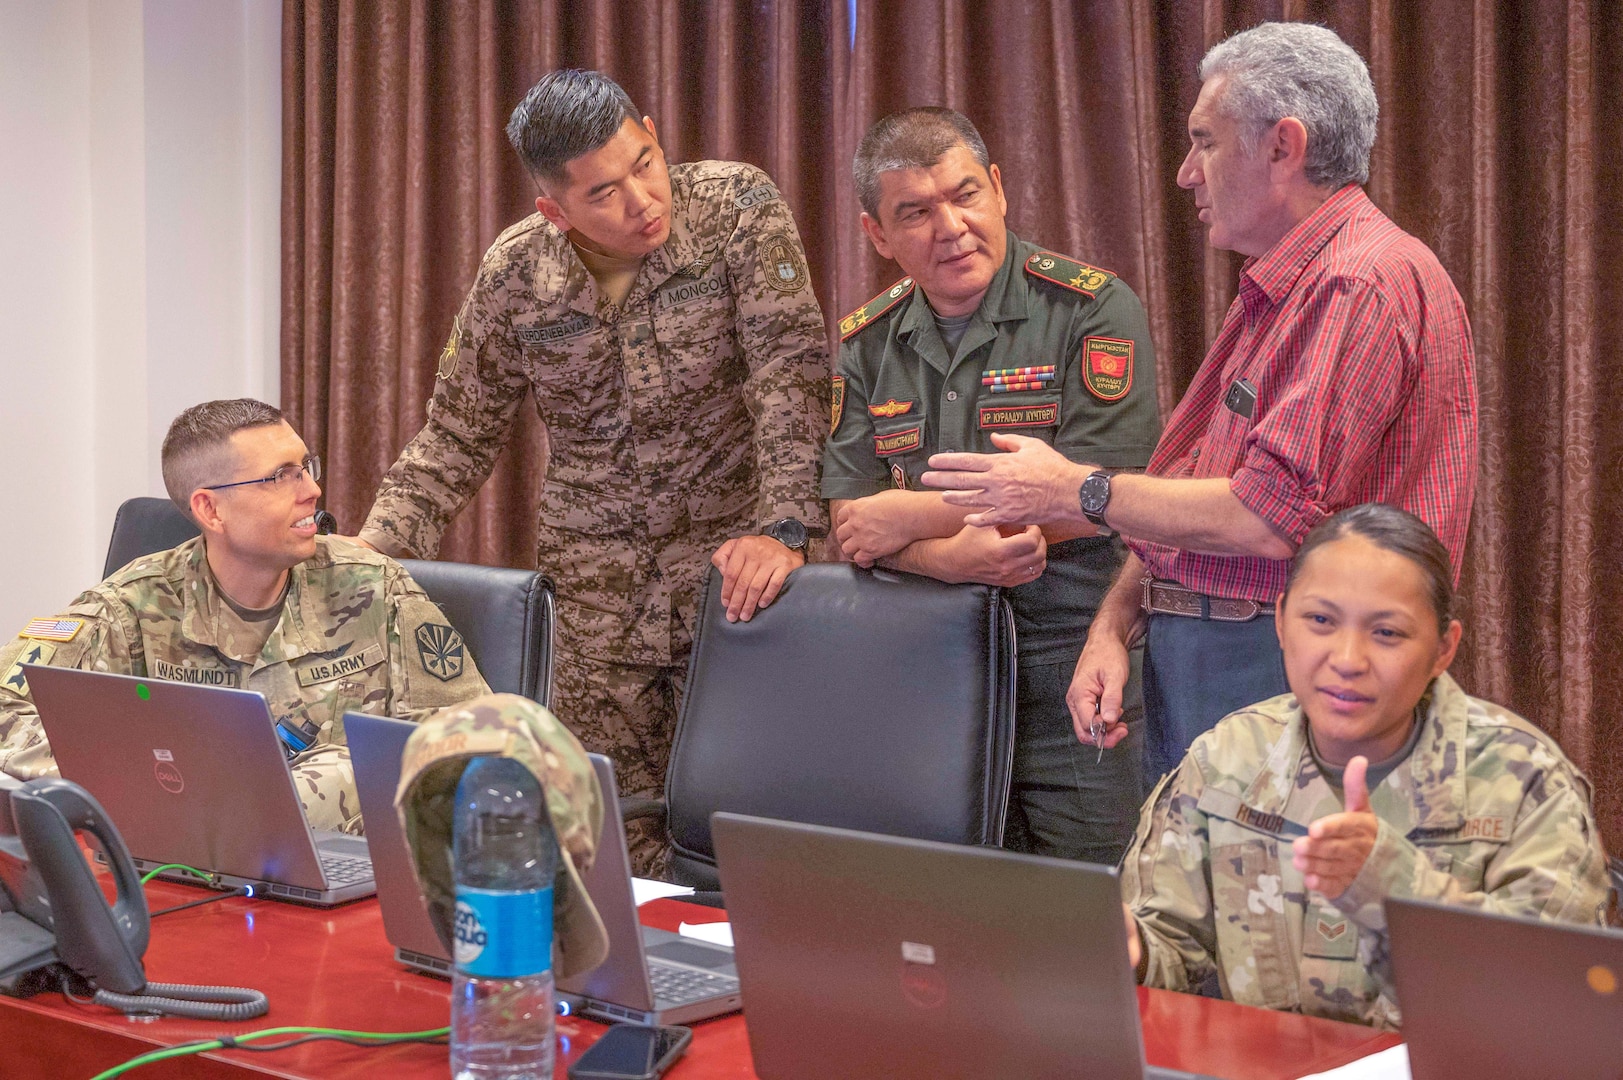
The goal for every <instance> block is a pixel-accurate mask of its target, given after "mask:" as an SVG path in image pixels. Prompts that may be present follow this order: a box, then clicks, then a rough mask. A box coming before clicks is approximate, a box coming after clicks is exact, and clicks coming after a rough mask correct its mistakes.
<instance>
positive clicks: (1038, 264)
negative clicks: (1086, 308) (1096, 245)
mask: <svg viewBox="0 0 1623 1080" xmlns="http://www.w3.org/2000/svg"><path fill="white" fill-rule="evenodd" d="M1026 273H1028V274H1030V275H1031V276H1032V277H1038V278H1042V279H1043V280H1044V281H1051V282H1053V283H1054V284H1055V285H1063V286H1064V287H1065V288H1067V289H1070V290H1071V291H1072V292H1079V293H1081V294H1082V295H1083V296H1090V297H1091V296H1094V295H1096V294H1097V293H1098V292H1099V290H1100V289H1102V288H1104V287H1105V286H1106V285H1108V284H1109V283H1110V281H1111V279H1112V278H1114V277H1115V276H1116V275H1115V274H1112V273H1111V272H1110V271H1109V270H1101V269H1099V268H1098V267H1097V266H1089V265H1088V264H1087V263H1083V262H1077V261H1076V260H1075V259H1067V258H1066V257H1065V256H1063V255H1056V254H1054V253H1053V252H1052V251H1039V252H1037V254H1035V255H1033V256H1032V257H1031V258H1029V259H1027V260H1026Z"/></svg>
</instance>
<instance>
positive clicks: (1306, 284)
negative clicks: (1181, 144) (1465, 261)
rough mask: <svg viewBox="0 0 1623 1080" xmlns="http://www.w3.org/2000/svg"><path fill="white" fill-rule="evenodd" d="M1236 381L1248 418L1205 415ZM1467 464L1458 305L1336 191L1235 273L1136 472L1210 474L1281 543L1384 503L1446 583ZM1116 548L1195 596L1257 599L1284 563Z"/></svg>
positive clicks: (1421, 248)
mask: <svg viewBox="0 0 1623 1080" xmlns="http://www.w3.org/2000/svg"><path fill="white" fill-rule="evenodd" d="M1241 378H1244V379H1247V380H1249V381H1250V382H1251V383H1252V385H1254V386H1255V387H1256V389H1257V402H1256V407H1255V409H1254V410H1253V413H1252V416H1251V417H1250V418H1246V417H1244V416H1241V415H1239V414H1238V413H1236V412H1233V411H1232V410H1230V409H1229V408H1227V407H1225V406H1224V404H1223V398H1224V395H1225V394H1226V393H1227V392H1228V389H1229V387H1230V386H1232V385H1233V384H1234V382H1235V380H1237V379H1241ZM1476 467H1477V398H1476V373H1475V370H1474V368H1473V364H1472V351H1471V328H1470V324H1469V323H1468V322H1467V321H1466V316H1465V305H1464V303H1463V302H1462V301H1461V300H1460V295H1459V293H1458V292H1457V291H1456V290H1455V288H1454V284H1453V282H1452V281H1450V280H1449V277H1448V274H1447V272H1445V271H1444V270H1443V268H1442V265H1441V264H1440V263H1439V262H1438V261H1437V257H1436V256H1435V255H1433V254H1432V252H1431V250H1430V249H1429V248H1427V247H1426V246H1425V245H1424V244H1422V243H1421V242H1420V241H1419V240H1417V239H1415V238H1414V237H1412V236H1410V235H1409V234H1408V233H1405V232H1404V231H1403V230H1401V229H1399V228H1398V227H1397V226H1396V225H1394V224H1393V223H1392V221H1391V220H1390V219H1389V218H1387V216H1386V215H1385V214H1383V213H1381V211H1380V210H1379V209H1377V208H1376V206H1375V204H1374V203H1372V202H1371V201H1370V200H1369V197H1368V196H1367V195H1365V194H1364V191H1363V189H1362V188H1360V187H1358V186H1357V185H1356V184H1349V185H1347V186H1346V187H1344V188H1342V189H1341V190H1340V191H1338V192H1336V194H1335V195H1333V196H1331V197H1330V199H1328V200H1327V201H1326V202H1325V203H1324V205H1323V206H1321V207H1319V208H1318V209H1317V210H1315V211H1314V212H1313V213H1312V214H1310V215H1309V216H1308V217H1307V218H1305V219H1304V220H1303V221H1301V222H1300V223H1298V224H1297V226H1296V227H1295V228H1294V229H1292V230H1291V231H1290V232H1289V233H1287V234H1286V235H1285V237H1284V239H1282V240H1281V241H1280V242H1279V243H1278V244H1276V245H1275V246H1274V248H1273V250H1271V251H1269V252H1268V253H1266V254H1265V255H1262V256H1260V257H1258V258H1254V259H1250V260H1248V261H1247V262H1246V264H1245V267H1244V269H1243V270H1242V271H1241V274H1240V288H1239V294H1238V295H1237V296H1236V297H1235V298H1234V303H1233V304H1232V305H1230V307H1229V310H1228V314H1227V316H1226V317H1225V318H1224V320H1223V328H1222V330H1221V332H1219V334H1218V337H1217V341H1216V342H1214V343H1213V345H1212V348H1211V351H1210V352H1209V353H1208V354H1207V356H1206V360H1205V362H1204V363H1202V364H1201V367H1200V370H1199V371H1198V372H1196V374H1195V379H1194V382H1193V383H1192V384H1191V385H1190V387H1189V391H1188V393H1186V394H1185V395H1184V398H1183V400H1182V401H1181V402H1179V404H1178V407H1177V409H1175V410H1174V411H1173V414H1172V418H1171V420H1170V421H1169V422H1168V423H1167V427H1166V431H1165V433H1164V434H1163V435H1162V436H1161V441H1160V443H1159V444H1158V445H1157V446H1156V449H1155V455H1154V456H1153V457H1152V458H1151V459H1150V465H1149V470H1148V471H1149V473H1150V475H1152V476H1166V477H1194V478H1206V477H1214V476H1227V477H1229V478H1230V485H1231V487H1232V489H1233V491H1234V493H1235V495H1236V496H1238V497H1239V499H1240V501H1241V502H1242V503H1244V504H1245V505H1246V506H1247V507H1248V508H1249V509H1250V510H1251V511H1252V512H1254V513H1255V514H1257V516H1259V517H1261V518H1262V519H1263V520H1264V521H1267V522H1268V523H1269V524H1271V525H1272V526H1273V527H1274V528H1275V529H1276V530H1278V531H1279V533H1280V534H1281V535H1283V536H1285V537H1287V538H1289V539H1290V540H1291V541H1292V542H1293V543H1297V544H1299V543H1301V542H1302V539H1303V538H1304V537H1305V536H1306V535H1307V533H1308V530H1309V529H1311V528H1312V527H1313V526H1314V525H1315V524H1316V523H1317V522H1319V521H1320V520H1321V519H1323V518H1325V517H1327V516H1328V515H1330V514H1332V513H1334V512H1335V511H1337V510H1340V509H1343V508H1345V507H1348V506H1356V505H1358V504H1359V503H1365V502H1386V503H1391V504H1394V505H1396V506H1400V507H1402V508H1403V509H1405V510H1408V511H1409V512H1411V513H1413V514H1415V515H1416V516H1418V517H1419V518H1421V519H1422V520H1423V521H1425V522H1426V523H1427V524H1428V525H1430V526H1431V527H1432V528H1433V529H1434V530H1436V532H1437V535H1438V537H1440V538H1441V539H1442V541H1443V543H1444V544H1445V545H1446V546H1447V548H1448V552H1449V556H1450V559H1451V560H1452V562H1453V564H1454V574H1455V577H1456V578H1458V576H1459V567H1460V557H1461V554H1462V552H1463V551H1464V548H1465V533H1466V528H1467V526H1468V525H1469V523H1470V519H1471V500H1472V496H1473V492H1474V487H1475V483H1476ZM1128 544H1129V545H1130V546H1131V547H1132V549H1133V550H1134V551H1135V552H1137V553H1138V556H1139V557H1140V558H1141V559H1143V560H1144V565H1145V566H1146V567H1147V568H1148V569H1149V571H1150V572H1151V573H1152V574H1154V575H1155V576H1156V577H1157V578H1161V579H1165V580H1170V581H1175V582H1177V583H1179V584H1181V585H1183V586H1185V587H1186V588H1190V589H1195V590H1197V591H1199V592H1203V593H1208V594H1210V595H1213V596H1229V597H1240V598H1244V599H1248V600H1260V601H1271V600H1273V599H1274V598H1275V597H1277V596H1278V595H1279V593H1280V591H1281V590H1282V589H1283V588H1284V585H1285V577H1286V574H1287V571H1288V570H1289V567H1290V563H1289V560H1284V559H1262V558H1252V557H1243V556H1220V555H1202V554H1196V553H1194V552H1190V551H1185V550H1182V549H1179V548H1173V547H1167V546H1165V545H1160V544H1147V543H1142V542H1138V541H1134V540H1132V539H1131V538H1129V539H1128Z"/></svg>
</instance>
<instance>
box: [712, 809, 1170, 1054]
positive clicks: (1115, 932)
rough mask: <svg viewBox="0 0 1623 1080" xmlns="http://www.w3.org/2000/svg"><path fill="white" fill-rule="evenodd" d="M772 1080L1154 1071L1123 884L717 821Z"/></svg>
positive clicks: (948, 850)
mask: <svg viewBox="0 0 1623 1080" xmlns="http://www.w3.org/2000/svg"><path fill="white" fill-rule="evenodd" d="M711 830H712V834H713V836H714V839H715V845H716V858H717V864H718V866H719V868H720V871H721V886H722V895H724V896H725V897H726V898H727V913H728V916H729V918H730V919H731V921H732V926H733V945H734V948H736V949H737V954H738V973H739V978H740V980H741V981H742V983H743V988H744V1003H745V1016H746V1017H747V1018H748V1020H749V1025H748V1026H749V1038H750V1050H751V1052H752V1054H753V1055H754V1059H755V1072H756V1074H757V1075H758V1076H759V1077H761V1080H870V1078H872V1077H879V1076H882V1077H886V1078H887V1080H926V1078H928V1080H941V1078H943V1077H960V1078H965V1080H970V1078H973V1080H979V1078H983V1077H1016V1076H1017V1077H1021V1078H1022V1080H1045V1078H1049V1077H1053V1078H1060V1077H1063V1078H1066V1080H1073V1078H1075V1077H1083V1076H1085V1077H1087V1078H1088V1080H1146V1078H1156V1080H1161V1078H1166V1080H1171V1078H1185V1080H1187V1078H1189V1077H1190V1076H1191V1074H1189V1073H1184V1072H1177V1071H1175V1070H1170V1069H1159V1068H1154V1067H1147V1066H1146V1065H1145V1063H1144V1042H1143V1037H1142V1034H1141V1032H1140V1028H1139V1017H1138V991H1137V986H1136V985H1135V983H1134V980H1133V970H1132V968H1131V967H1130V966H1129V965H1128V962H1127V934H1126V929H1125V926H1124V924H1123V919H1122V912H1121V890H1120V886H1119V885H1118V883H1117V880H1116V872H1115V870H1113V869H1111V868H1108V867H1102V866H1094V865H1091V864H1088V863H1080V862H1069V861H1065V860H1061V859H1049V858H1041V857H1038V856H1033V855H1016V854H1012V853H1010V852H1006V851H999V850H996V849H993V848H980V847H962V846H958V845H953V844H942V843H937V842H934V841H927V840H909V839H903V838H900V837H892V836H877V835H872V834H869V833H861V832H853V831H850V830H847V829H832V828H826V827H823V826H817V825H799V824H792V823H789V822H781V821H769V820H767V819H764V818H754V817H745V816H743V815H738V814H726V813H718V814H714V815H712V816H711Z"/></svg>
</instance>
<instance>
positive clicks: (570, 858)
mask: <svg viewBox="0 0 1623 1080" xmlns="http://www.w3.org/2000/svg"><path fill="white" fill-rule="evenodd" d="M485 755H492V756H497V757H510V758H513V759H514V760H516V761H520V762H522V763H523V764H524V766H525V767H526V768H528V769H529V770H530V771H531V772H532V773H534V774H535V778H536V779H537V780H538V781H539V782H540V784H541V790H542V791H544V792H546V796H547V811H548V812H549V813H550V814H551V815H552V826H553V829H554V830H555V831H556V832H557V834H558V846H559V848H560V849H561V850H562V853H563V856H564V858H563V859H562V860H560V861H561V863H562V872H561V873H560V874H559V877H558V881H557V884H556V885H555V886H554V893H553V913H554V914H553V948H554V953H555V956H554V963H553V967H554V969H555V970H556V972H557V974H558V976H559V977H566V976H569V975H573V974H576V973H578V972H582V971H588V970H590V969H592V968H594V967H596V966H597V965H598V964H600V963H602V961H603V958H604V957H605V956H607V955H608V951H609V941H608V935H607V934H606V933H605V932H604V929H603V920H602V919H601V918H599V917H598V914H597V908H595V907H594V906H593V905H592V898H591V897H590V896H588V895H587V893H586V889H585V887H584V886H583V885H582V884H581V875H582V874H583V873H585V872H586V870H587V869H588V868H589V867H590V866H591V865H592V860H593V859H594V858H596V856H597V841H598V836H599V834H600V833H601V831H602V828H603V792H602V790H601V788H600V786H599V785H598V782H597V774H596V773H595V772H593V771H592V763H591V762H590V761H589V760H588V759H587V757H586V751H585V749H584V748H582V746H581V745H580V743H579V742H578V741H577V740H576V739H575V736H573V735H571V734H570V733H569V731H568V730H567V729H566V728H565V727H564V726H563V725H562V724H560V723H559V722H558V720H557V718H555V717H554V716H553V715H552V714H551V713H550V712H548V711H547V710H546V709H544V708H542V707H541V706H540V705H537V704H536V703H535V702H533V701H531V700H530V699H528V698H523V697H519V696H518V695H516V694H487V695H485V696H484V697H477V698H474V699H473V700H472V701H468V702H465V703H464V704H461V705H454V706H452V707H450V708H447V709H442V710H441V711H440V712H437V713H435V714H434V715H433V716H431V717H429V718H428V719H427V720H424V721H423V722H422V723H421V724H420V725H418V728H417V730H416V731H414V732H412V735H411V738H410V740H408V741H407V743H406V751H405V756H404V758H403V759H402V761H401V766H400V788H399V790H397V791H396V792H395V809H396V811H397V812H398V813H399V814H400V824H401V826H402V827H403V828H404V829H405V833H406V844H407V846H408V847H409V848H410V849H411V854H412V863H413V865H414V867H415V869H416V871H417V881H418V884H419V885H421V886H422V890H423V896H424V898H425V899H426V900H427V902H428V912H429V915H430V917H431V919H432V920H433V923H434V929H435V931H436V932H437V933H438V934H439V936H440V941H441V942H442V943H443V944H444V945H445V947H446V949H447V950H449V949H450V948H451V930H452V927H453V926H454V925H455V915H456V886H455V879H454V876H453V874H452V867H451V821H452V814H453V811H454V808H455V802H456V787H457V782H458V781H459V780H461V779H462V771H463V769H464V768H466V767H467V764H468V761H469V759H470V758H474V757H481V756H485Z"/></svg>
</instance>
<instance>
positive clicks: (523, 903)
mask: <svg viewBox="0 0 1623 1080" xmlns="http://www.w3.org/2000/svg"><path fill="white" fill-rule="evenodd" d="M452 945H453V946H454V948H453V956H454V958H455V960H456V966H457V968H458V970H460V971H461V972H462V973H463V974H464V975H478V976H482V977H486V978H496V979H521V978H524V977H526V976H529V975H539V974H541V973H542V972H544V971H550V970H551V969H552V890H551V889H550V888H546V889H534V890H530V891H527V892H508V891H496V890H494V889H474V888H469V887H467V886H459V887H458V888H457V891H456V928H455V930H454V933H453V940H452Z"/></svg>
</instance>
